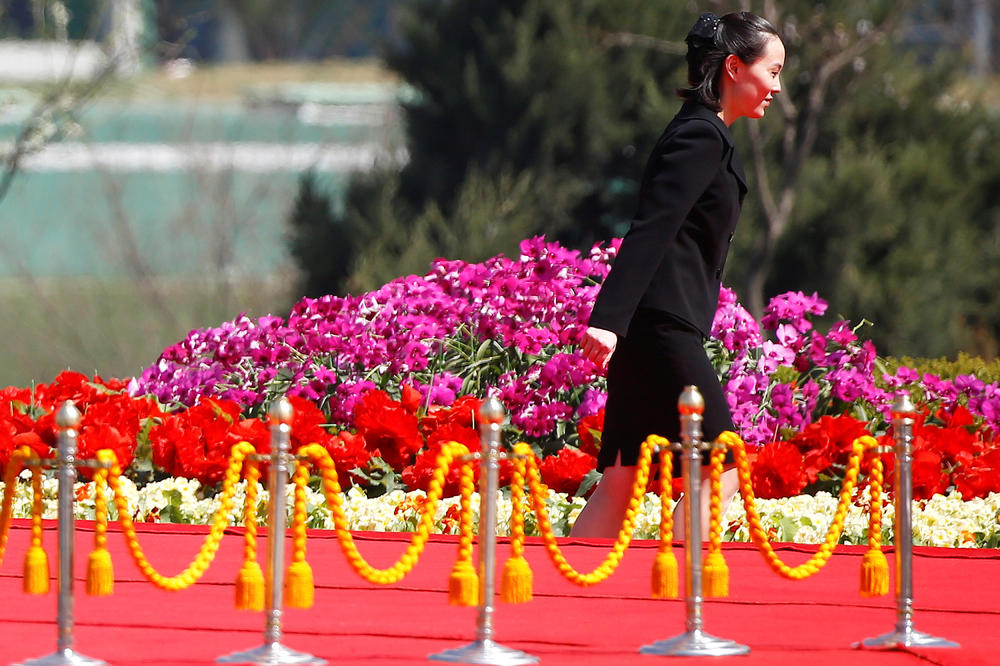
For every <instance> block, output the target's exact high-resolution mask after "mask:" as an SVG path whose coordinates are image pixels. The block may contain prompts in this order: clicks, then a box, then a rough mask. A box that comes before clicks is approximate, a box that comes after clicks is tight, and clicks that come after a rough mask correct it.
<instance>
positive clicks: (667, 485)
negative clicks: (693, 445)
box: [650, 435, 674, 552]
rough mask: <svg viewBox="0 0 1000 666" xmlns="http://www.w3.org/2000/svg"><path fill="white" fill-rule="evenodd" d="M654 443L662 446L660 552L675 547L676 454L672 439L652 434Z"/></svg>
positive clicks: (651, 437)
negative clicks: (674, 482)
mask: <svg viewBox="0 0 1000 666" xmlns="http://www.w3.org/2000/svg"><path fill="white" fill-rule="evenodd" d="M650 439H652V440H653V444H654V445H655V446H658V447H659V448H660V534H659V536H660V546H659V550H660V552H664V551H669V550H672V549H673V540H674V508H673V506H672V504H673V499H674V486H673V478H674V454H673V451H671V449H670V440H668V439H667V438H666V437H660V436H659V435H650Z"/></svg>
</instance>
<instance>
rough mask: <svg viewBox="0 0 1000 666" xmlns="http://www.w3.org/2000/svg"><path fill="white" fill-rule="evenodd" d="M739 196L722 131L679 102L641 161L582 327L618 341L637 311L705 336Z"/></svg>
mask: <svg viewBox="0 0 1000 666" xmlns="http://www.w3.org/2000/svg"><path fill="white" fill-rule="evenodd" d="M746 191H747V186H746V177H745V176H744V174H743V165H742V163H741V162H740V159H739V156H738V155H737V154H736V150H735V148H734V145H733V136H732V134H731V133H730V132H729V128H728V127H727V126H726V124H725V123H724V122H722V119H720V118H719V116H718V115H717V114H716V113H715V112H714V111H712V110H711V109H709V108H708V107H706V106H704V105H703V104H700V103H698V102H694V101H687V102H685V103H684V105H683V106H682V107H681V110H680V111H679V112H678V113H677V115H676V116H675V117H674V119H673V120H672V121H671V122H670V124H669V125H667V128H666V129H665V130H664V131H663V135H662V136H660V139H659V141H657V142H656V147H655V148H654V149H653V152H652V154H651V155H650V156H649V161H648V162H647V163H646V169H645V172H644V173H643V176H642V185H641V187H640V190H639V205H638V209H637V211H636V214H635V217H634V218H633V220H632V226H631V227H630V228H629V231H628V233H627V234H626V235H625V238H624V239H623V240H622V244H621V247H620V248H619V250H618V256H617V257H616V258H615V262H614V265H613V266H612V268H611V272H610V273H609V274H608V277H607V278H606V279H605V281H604V284H603V285H602V286H601V291H600V293H599V294H598V296H597V300H596V302H595V303H594V310H593V312H592V313H591V315H590V325H591V326H596V327H597V328H603V329H605V330H609V331H613V332H615V333H617V334H618V335H619V336H624V335H625V334H626V333H627V332H628V327H629V322H630V321H631V320H632V316H633V314H634V313H635V311H636V309H637V308H639V307H643V308H652V309H655V310H661V311H663V312H667V313H669V314H670V315H672V316H674V317H676V318H677V319H680V320H682V321H684V322H686V323H688V324H690V325H691V326H693V327H695V328H697V329H698V330H699V331H701V332H702V334H703V335H704V336H705V337H708V335H709V332H710V330H711V327H712V318H713V317H714V316H715V310H716V307H717V305H718V299H719V287H720V285H721V284H722V269H723V267H724V265H725V263H726V255H727V254H728V252H729V245H730V243H731V242H732V239H733V230H734V229H735V228H736V223H737V221H738V220H739V215H740V208H741V207H742V205H743V197H744V195H745V194H746Z"/></svg>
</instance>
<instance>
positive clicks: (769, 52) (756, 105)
mask: <svg viewBox="0 0 1000 666" xmlns="http://www.w3.org/2000/svg"><path fill="white" fill-rule="evenodd" d="M784 65H785V46H784V44H782V43H781V40H780V39H778V37H776V36H774V35H771V36H770V38H769V39H768V40H767V44H766V46H765V47H764V53H763V54H762V55H761V56H760V58H758V59H757V60H756V61H754V62H753V63H750V64H747V63H745V62H743V61H742V60H740V59H739V57H738V56H735V55H730V56H729V57H728V58H727V59H726V75H727V77H728V78H729V80H728V81H727V83H728V84H729V85H728V86H726V87H727V89H728V90H727V91H726V93H727V94H726V97H727V99H726V100H725V101H724V102H723V107H727V106H728V107H730V109H729V113H727V115H729V116H730V117H731V118H733V119H735V118H739V117H741V116H747V117H748V118H762V117H763V116H764V112H765V111H767V107H768V106H770V104H771V100H772V99H773V98H774V96H775V95H777V94H778V93H779V92H781V68H782V67H784Z"/></svg>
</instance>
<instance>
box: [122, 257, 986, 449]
mask: <svg viewBox="0 0 1000 666" xmlns="http://www.w3.org/2000/svg"><path fill="white" fill-rule="evenodd" d="M619 243H620V241H615V242H613V243H611V244H610V245H609V246H607V247H605V246H602V245H597V246H595V247H594V248H593V249H592V250H591V251H590V252H589V253H588V254H587V255H585V256H584V255H582V254H581V253H579V252H577V251H574V250H568V249H566V248H563V247H561V246H560V245H558V244H556V243H547V242H545V240H544V239H542V238H532V239H528V240H525V241H523V242H522V244H521V252H520V255H519V256H518V257H516V258H513V259H509V258H505V257H503V256H497V257H494V258H492V259H489V260H487V261H484V262H482V263H478V264H471V263H466V262H463V261H447V260H438V261H435V262H434V263H433V264H432V265H431V267H430V270H429V272H428V273H427V274H426V275H423V276H416V275H410V276H406V277H402V278H399V279H397V280H393V281H392V282H390V283H388V284H386V285H384V286H383V287H381V288H380V289H378V290H376V291H372V292H368V293H365V294H360V295H358V296H346V297H340V296H324V297H322V298H317V299H308V298H307V299H303V300H302V301H300V302H299V303H298V304H296V305H295V307H294V308H293V309H292V311H291V313H290V314H289V316H288V318H287V320H286V319H283V318H281V317H274V316H267V317H260V318H258V319H251V318H249V317H247V316H245V315H240V316H239V317H237V318H235V319H234V320H232V321H231V322H226V323H224V324H222V325H221V326H219V327H217V328H210V329H200V330H195V331H192V332H191V333H190V334H189V335H188V337H187V338H185V339H184V340H182V341H180V342H178V343H177V344H175V345H172V346H170V347H168V348H167V349H166V350H164V352H163V353H162V355H161V356H160V358H159V359H158V360H157V361H156V363H154V364H153V365H152V366H150V367H149V368H147V369H146V370H145V371H144V372H143V373H142V375H141V377H138V378H136V379H134V380H133V381H132V384H131V387H130V389H131V392H132V394H133V395H138V394H152V395H154V396H155V397H156V398H158V399H159V400H160V402H161V403H164V404H166V405H168V406H171V405H174V406H180V405H193V404H195V403H196V402H197V401H198V400H199V399H200V398H202V397H204V396H215V397H222V398H228V399H232V400H235V401H236V402H238V403H240V404H242V405H244V406H245V407H246V409H247V411H248V413H253V412H255V411H259V410H260V409H262V408H263V407H264V406H266V404H267V403H268V402H269V401H270V400H271V399H272V398H274V397H275V396H277V395H284V394H288V395H297V396H302V397H305V398H308V399H310V400H313V401H315V402H317V403H318V404H319V405H320V406H321V407H323V408H324V409H326V410H327V412H328V414H329V416H330V419H331V421H332V422H333V423H336V424H339V425H342V426H345V427H350V426H351V425H352V414H353V410H354V404H355V403H356V402H357V400H358V399H359V397H360V396H361V394H363V393H364V392H365V391H367V390H370V389H372V388H376V387H377V388H382V389H385V390H388V391H390V392H394V391H399V390H400V387H401V386H402V385H403V384H410V385H411V386H413V387H414V388H416V389H417V390H418V391H420V393H421V395H422V396H423V398H424V400H425V403H426V404H427V405H449V404H451V403H452V402H453V401H454V400H455V399H456V397H458V396H460V395H464V394H469V393H471V394H475V395H481V396H482V395H494V396H496V397H498V398H500V399H501V400H502V401H503V402H504V405H505V407H506V408H507V410H508V412H509V414H510V418H511V424H512V426H513V427H514V428H515V429H516V430H517V431H518V435H519V436H525V437H530V438H535V439H538V440H561V441H563V442H565V441H571V440H572V439H573V437H574V432H575V421H576V420H578V419H580V418H582V417H584V416H589V415H592V414H595V413H597V412H598V411H599V410H600V409H601V408H602V407H603V406H604V402H605V399H606V393H605V380H604V377H603V376H602V373H601V371H600V370H599V369H598V368H597V367H596V366H594V365H593V364H592V363H591V362H590V361H588V360H586V359H585V358H584V357H583V356H582V354H581V353H580V351H579V350H578V348H577V347H576V343H577V342H578V341H579V339H580V336H581V334H582V332H583V330H584V329H585V327H586V322H587V319H588V317H589V315H590V311H591V308H592V306H593V301H594V298H595V296H596V292H597V290H598V289H599V287H600V283H601V282H602V281H603V279H604V278H605V277H606V276H607V273H608V271H609V270H610V263H611V260H612V259H613V258H614V256H615V254H616V252H617V247H618V244H619ZM826 307H827V304H826V302H825V301H823V300H822V299H821V298H819V297H818V296H817V295H816V294H812V295H811V296H810V295H806V294H803V293H801V292H789V293H785V294H781V295H779V296H776V297H775V298H773V299H772V300H771V302H770V303H769V304H768V306H767V309H766V311H765V313H764V316H763V317H762V319H761V322H760V323H758V322H757V321H756V320H755V319H754V318H753V317H752V316H751V315H750V313H749V312H747V311H746V310H745V309H744V308H743V307H742V306H741V305H740V304H739V302H738V300H737V298H736V294H735V293H734V292H733V291H731V290H729V289H726V288H723V290H722V292H721V294H720V296H719V306H718V311H717V313H716V316H715V321H714V323H713V326H712V339H711V340H709V341H708V342H706V350H707V351H708V353H709V356H710V358H711V359H712V361H713V363H714V365H715V367H716V370H717V372H718V374H719V377H720V379H721V380H722V382H723V385H724V386H725V388H726V391H727V393H728V398H729V405H730V408H731V410H732V414H733V419H734V423H735V425H736V427H737V429H738V430H739V431H740V433H741V435H742V437H743V438H744V439H745V440H746V441H747V442H748V443H751V444H763V443H766V442H768V441H772V440H773V439H775V438H777V437H784V436H787V435H788V434H790V433H791V432H794V431H798V430H800V429H801V428H802V427H803V426H805V425H806V424H808V423H811V422H812V421H813V420H815V419H816V418H818V417H819V416H822V415H823V414H840V413H843V412H845V411H848V410H849V411H850V412H851V413H852V415H853V416H856V417H858V418H862V419H864V420H868V421H869V422H870V423H871V425H872V426H873V432H876V431H877V430H879V429H880V428H884V422H885V419H886V418H887V417H888V413H889V410H890V406H891V403H892V401H893V399H894V397H895V395H896V394H897V393H898V392H899V391H903V390H907V391H910V392H911V394H914V395H916V396H918V397H920V398H922V402H923V403H925V404H927V405H932V406H934V407H935V408H936V407H944V408H946V409H947V408H951V407H953V406H955V405H957V404H965V405H967V407H968V408H969V410H970V411H971V412H972V413H973V414H974V415H975V416H976V417H978V418H979V419H981V420H982V422H983V424H984V425H985V426H986V427H990V428H992V429H993V430H994V431H996V430H997V425H998V423H1000V389H998V388H997V385H996V384H990V385H986V384H984V382H982V381H979V380H977V379H976V378H975V377H972V376H967V377H959V378H957V379H956V380H955V381H953V382H952V381H942V380H941V379H940V378H937V377H934V376H931V375H925V376H923V377H921V376H918V374H917V373H916V372H914V371H912V370H910V369H909V368H905V367H902V368H899V370H898V371H897V372H896V373H895V374H894V375H885V374H884V373H882V372H881V371H880V370H879V369H878V367H879V361H878V359H877V357H876V353H875V348H874V345H873V344H872V343H871V342H870V341H862V340H860V339H859V337H858V331H859V330H860V328H861V325H859V326H854V327H852V325H851V324H850V323H849V322H847V321H843V320H840V321H836V322H835V323H834V324H833V325H832V326H830V328H829V330H828V331H827V332H826V334H822V333H821V332H819V331H818V330H817V329H816V326H815V325H814V324H813V318H814V317H821V316H822V315H823V314H824V313H825V312H826ZM876 379H878V381H876Z"/></svg>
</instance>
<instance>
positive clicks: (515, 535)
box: [510, 447, 528, 558]
mask: <svg viewBox="0 0 1000 666" xmlns="http://www.w3.org/2000/svg"><path fill="white" fill-rule="evenodd" d="M515 449H516V447H515ZM527 464H528V463H527V461H526V459H525V458H524V457H522V456H514V457H513V465H512V467H513V471H512V472H511V477H510V507H511V513H510V556H511V557H512V558H514V557H524V470H525V467H526V466H527Z"/></svg>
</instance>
